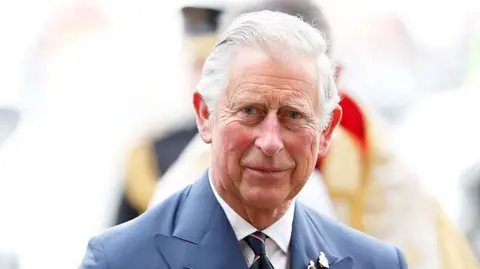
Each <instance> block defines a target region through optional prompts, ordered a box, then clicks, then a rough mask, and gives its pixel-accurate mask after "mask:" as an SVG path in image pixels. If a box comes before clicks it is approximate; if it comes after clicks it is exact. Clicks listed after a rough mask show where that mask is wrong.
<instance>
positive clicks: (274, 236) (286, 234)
mask: <svg viewBox="0 0 480 269" xmlns="http://www.w3.org/2000/svg"><path fill="white" fill-rule="evenodd" d="M208 176H209V181H210V186H211V187H212V190H213V193H214V194H215V197H216V198H217V201H218V203H219V204H220V206H221V207H222V208H223V211H224V212H225V215H226V216H227V219H228V221H229V222H230V224H231V225H232V228H233V231H234V232H235V236H236V237H237V240H238V243H239V245H240V249H241V250H242V252H243V256H244V257H245V260H246V262H247V265H248V266H249V267H250V265H251V264H252V262H253V258H254V253H253V250H252V249H251V248H250V246H249V245H248V244H247V242H246V241H245V240H244V238H245V237H247V236H248V235H250V234H252V233H254V232H256V231H257V229H256V228H255V227H253V226H252V225H251V224H250V223H248V222H247V221H246V220H244V219H243V218H242V217H240V215H238V214H237V212H235V211H234V210H233V209H232V208H231V207H230V206H229V205H228V204H227V203H226V202H225V201H224V200H223V199H222V197H220V195H219V194H218V193H217V191H216V190H215V187H214V186H213V184H212V181H211V176H210V170H209V175H208ZM294 205H295V201H293V202H292V205H291V206H290V207H289V208H288V210H287V212H286V213H285V215H283V216H282V217H281V218H280V219H279V220H278V221H277V222H275V223H274V224H272V225H271V226H269V227H267V228H266V229H264V230H262V231H261V232H263V233H264V234H266V235H267V236H268V238H267V239H266V240H265V252H266V255H267V257H268V259H269V260H270V262H271V263H272V265H273V267H274V268H275V269H288V268H289V267H290V266H289V265H290V254H289V246H290V238H291V236H292V225H293V215H294V213H295V206H294Z"/></svg>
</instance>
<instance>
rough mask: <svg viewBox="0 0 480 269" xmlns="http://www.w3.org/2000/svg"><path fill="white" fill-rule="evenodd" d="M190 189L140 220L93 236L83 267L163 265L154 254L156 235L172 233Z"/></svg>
mask: <svg viewBox="0 0 480 269" xmlns="http://www.w3.org/2000/svg"><path fill="white" fill-rule="evenodd" d="M190 189H191V186H188V187H186V188H185V189H183V190H182V191H180V192H178V193H176V194H174V195H173V196H171V197H170V198H168V199H167V200H165V201H164V202H163V203H160V204H158V205H156V206H155V207H152V208H150V209H149V210H147V211H146V212H145V213H143V214H142V215H140V216H139V217H137V218H135V219H133V220H130V221H128V222H125V223H122V224H120V225H116V226H114V227H111V228H109V229H107V230H106V231H104V232H103V233H101V234H99V235H97V236H95V237H93V238H92V239H91V240H90V241H89V245H88V249H87V254H86V255H85V257H84V261H83V266H84V267H81V268H88V269H90V268H92V269H93V268H95V269H100V268H102V269H103V268H151V265H152V264H159V263H161V261H158V260H157V259H159V258H160V256H159V255H155V252H156V243H155V235H156V234H158V233H162V234H172V232H173V229H174V227H175V222H176V215H177V211H178V210H179V208H180V207H181V206H182V204H183V201H184V200H185V197H187V196H188V193H189V192H190ZM93 254H95V255H93ZM95 259H96V260H95ZM85 264H108V265H109V267H86V266H85Z"/></svg>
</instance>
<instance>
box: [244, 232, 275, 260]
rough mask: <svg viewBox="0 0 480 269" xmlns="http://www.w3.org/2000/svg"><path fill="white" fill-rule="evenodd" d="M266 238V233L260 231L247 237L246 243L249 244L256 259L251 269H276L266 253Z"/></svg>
mask: <svg viewBox="0 0 480 269" xmlns="http://www.w3.org/2000/svg"><path fill="white" fill-rule="evenodd" d="M266 238H267V236H266V235H265V234H264V233H262V232H258V231H257V232H254V233H252V234H251V235H249V236H247V237H245V241H247V244H248V245H249V246H250V248H251V249H252V250H253V253H254V254H255V258H254V259H253V263H252V265H250V269H274V268H273V265H272V264H271V263H270V261H269V260H268V258H267V255H266V253H265V239H266Z"/></svg>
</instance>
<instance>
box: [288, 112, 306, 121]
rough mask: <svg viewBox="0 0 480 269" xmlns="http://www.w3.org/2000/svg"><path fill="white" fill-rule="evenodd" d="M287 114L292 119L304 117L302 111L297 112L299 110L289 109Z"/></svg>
mask: <svg viewBox="0 0 480 269" xmlns="http://www.w3.org/2000/svg"><path fill="white" fill-rule="evenodd" d="M286 115H287V117H289V118H290V119H300V118H302V114H301V113H300V112H297V111H287V113H286Z"/></svg>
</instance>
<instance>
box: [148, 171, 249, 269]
mask: <svg viewBox="0 0 480 269" xmlns="http://www.w3.org/2000/svg"><path fill="white" fill-rule="evenodd" d="M178 211H179V212H178V213H177V215H178V219H177V220H176V223H177V225H176V227H175V228H174V230H173V232H172V233H171V234H166V233H162V232H160V233H159V234H157V235H156V236H155V237H156V239H155V240H156V244H157V248H158V250H159V251H160V253H161V255H162V256H163V258H164V259H165V260H166V262H167V263H168V265H169V266H170V268H171V269H183V268H190V269H213V268H218V269H224V268H229V269H247V263H246V262H245V259H244V258H243V255H242V252H241V250H240V247H239V244H238V241H237V238H236V237H235V233H234V232H233V229H232V226H231V225H230V222H229V221H228V219H227V217H226V216H225V213H224V212H223V209H222V208H221V206H220V204H218V202H217V200H216V198H215V195H214V194H213V191H212V189H211V187H210V182H209V179H208V176H207V173H205V175H204V177H203V178H202V179H201V180H200V181H199V182H197V183H196V184H194V185H193V186H192V189H191V191H190V194H189V195H188V197H187V198H186V200H185V202H184V205H183V206H182V207H181V208H180V209H179V210H178Z"/></svg>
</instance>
